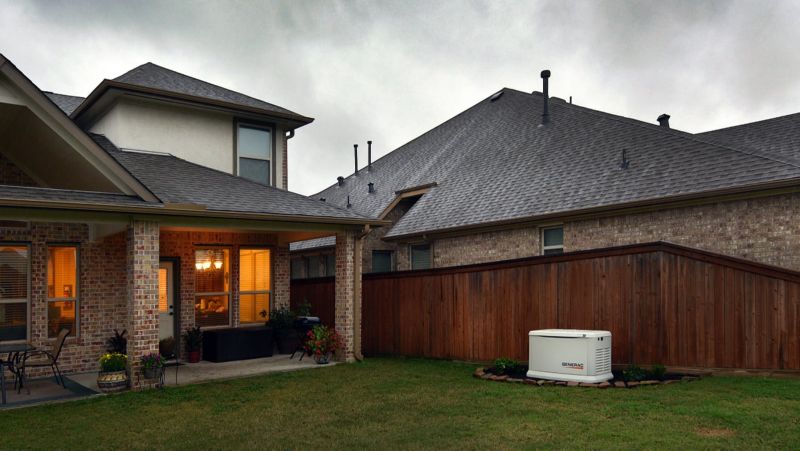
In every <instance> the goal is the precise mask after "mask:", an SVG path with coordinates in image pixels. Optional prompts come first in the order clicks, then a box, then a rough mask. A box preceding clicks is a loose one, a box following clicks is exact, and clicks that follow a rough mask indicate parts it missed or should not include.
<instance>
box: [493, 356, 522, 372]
mask: <svg viewBox="0 0 800 451" xmlns="http://www.w3.org/2000/svg"><path fill="white" fill-rule="evenodd" d="M522 368H523V366H522V364H520V363H519V362H517V361H516V360H514V359H510V358H508V357H501V358H499V359H496V360H495V361H494V370H495V372H496V374H498V375H503V374H505V375H511V374H514V373H518V372H520V371H521V370H522Z"/></svg>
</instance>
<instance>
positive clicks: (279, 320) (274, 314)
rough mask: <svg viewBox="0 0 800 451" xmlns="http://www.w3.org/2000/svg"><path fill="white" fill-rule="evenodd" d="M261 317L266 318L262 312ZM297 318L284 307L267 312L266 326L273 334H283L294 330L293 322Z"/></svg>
mask: <svg viewBox="0 0 800 451" xmlns="http://www.w3.org/2000/svg"><path fill="white" fill-rule="evenodd" d="M261 316H262V317H264V316H266V312H265V311H262V312H261ZM295 318H297V316H296V315H295V314H294V312H292V311H291V310H289V309H288V308H286V307H281V308H278V309H274V310H272V311H271V312H269V321H267V325H268V326H270V327H272V328H273V329H275V332H283V331H287V330H291V329H294V320H295Z"/></svg>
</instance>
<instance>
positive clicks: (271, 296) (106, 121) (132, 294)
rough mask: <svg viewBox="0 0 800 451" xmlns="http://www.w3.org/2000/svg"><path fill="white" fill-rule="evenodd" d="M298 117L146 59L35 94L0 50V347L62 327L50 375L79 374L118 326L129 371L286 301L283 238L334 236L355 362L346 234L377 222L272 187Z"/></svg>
mask: <svg viewBox="0 0 800 451" xmlns="http://www.w3.org/2000/svg"><path fill="white" fill-rule="evenodd" d="M311 121H312V119H311V118H308V117H305V116H302V115H299V114H296V113H293V112H291V111H289V110H287V109H284V108H281V107H278V106H275V105H272V104H269V103H267V102H263V101H260V100H257V99H253V98H251V97H248V96H245V95H243V94H239V93H236V92H234V91H230V90H227V89H224V88H221V87H219V86H215V85H212V84H209V83H206V82H203V81H200V80H197V79H194V78H191V77H188V76H185V75H183V74H179V73H177V72H173V71H170V70H168V69H165V68H162V67H159V66H155V65H152V64H146V65H143V66H140V67H138V68H136V69H134V70H132V71H130V72H128V73H127V74H125V75H123V76H121V77H119V78H117V79H115V80H105V81H103V82H102V83H101V84H100V85H99V86H98V87H97V88H96V89H95V90H94V91H93V92H92V93H91V94H90V95H89V96H87V97H86V98H81V97H74V96H66V95H61V94H54V93H45V92H43V91H41V90H39V89H38V88H37V87H36V86H35V85H34V84H33V83H32V82H31V81H30V80H29V79H28V78H27V77H26V76H25V75H24V74H23V73H22V72H21V71H20V70H19V69H17V68H16V67H15V66H14V65H13V64H12V63H11V62H10V61H8V60H7V59H5V58H4V57H3V56H2V55H0V131H2V133H0V137H1V138H0V341H2V342H9V341H15V340H16V341H30V342H31V343H32V344H34V345H35V346H37V347H46V346H48V345H49V343H50V342H51V341H52V339H53V337H54V336H56V335H57V334H58V332H59V331H60V330H62V329H65V328H66V329H69V330H70V334H69V336H68V338H67V341H66V344H65V348H64V351H63V353H62V357H61V367H62V370H64V371H65V372H74V371H85V370H93V369H96V368H97V359H98V358H99V357H100V355H101V354H102V352H103V351H104V349H105V342H106V340H107V339H108V338H109V337H110V336H111V334H112V331H113V330H114V329H118V330H122V329H127V330H128V332H129V342H128V353H129V357H130V362H131V366H132V368H133V369H134V370H135V369H136V368H137V367H138V365H139V363H138V362H139V358H140V357H141V356H142V355H143V354H145V353H148V352H153V351H157V350H158V345H159V340H160V339H164V338H167V337H175V338H176V339H178V340H179V339H180V338H179V337H180V332H181V331H185V330H186V329H188V328H190V327H193V326H196V325H197V326H200V327H202V328H208V329H210V328H220V327H246V326H248V325H252V324H259V323H263V319H262V318H261V317H260V315H259V312H260V311H262V310H267V311H269V309H270V308H274V307H278V306H285V305H288V302H289V268H290V265H289V243H290V242H292V241H298V240H302V239H310V238H314V237H320V236H325V235H331V234H335V235H336V237H337V238H338V239H337V243H338V244H337V247H336V262H335V269H334V271H335V273H336V274H337V276H338V277H337V287H336V299H337V301H336V302H337V306H336V327H337V329H339V330H340V332H341V333H342V335H343V338H344V342H345V349H344V350H343V352H342V355H341V357H342V358H344V359H347V360H350V359H352V358H353V357H354V356H357V355H358V353H359V342H358V340H359V336H358V334H359V330H360V329H359V327H357V324H358V323H357V318H358V316H357V315H358V309H359V302H358V299H359V296H358V291H357V290H355V289H354V287H355V286H357V284H358V280H359V279H360V260H361V259H360V255H359V252H360V247H359V245H358V237H359V236H360V234H361V233H362V231H363V230H364V229H365V227H367V226H369V225H373V226H379V225H381V224H382V222H381V221H378V220H375V219H369V218H367V217H364V216H362V215H359V214H358V213H356V212H354V211H353V210H349V209H346V208H339V207H336V206H335V205H332V204H330V203H324V202H321V201H318V200H313V199H309V198H307V197H305V196H301V195H299V194H294V193H291V192H289V191H286V186H287V165H286V161H287V158H286V157H287V147H288V146H287V143H288V140H289V138H291V137H292V136H293V135H294V132H295V130H296V129H297V128H299V127H302V126H303V125H305V124H308V123H309V122H311ZM135 380H136V379H135Z"/></svg>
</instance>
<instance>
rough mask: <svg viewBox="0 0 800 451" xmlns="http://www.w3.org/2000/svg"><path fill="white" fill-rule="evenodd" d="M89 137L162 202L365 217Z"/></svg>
mask: <svg viewBox="0 0 800 451" xmlns="http://www.w3.org/2000/svg"><path fill="white" fill-rule="evenodd" d="M91 136H92V138H93V139H94V140H95V142H97V143H98V144H99V145H100V146H101V147H103V148H104V149H105V150H106V151H107V152H108V153H109V154H111V156H112V157H114V159H116V160H117V161H118V162H119V163H120V164H121V165H122V166H123V167H125V169H127V170H128V171H129V172H130V173H131V174H132V175H133V176H134V177H135V178H137V179H138V180H139V181H140V182H141V183H142V184H144V186H145V187H147V189H149V190H150V191H151V192H152V193H153V194H154V195H155V196H156V197H157V198H158V199H159V200H161V201H162V202H164V203H173V204H194V205H201V206H205V207H206V209H207V210H210V211H224V212H246V213H261V214H274V215H296V216H313V217H328V218H335V219H365V218H363V217H362V216H360V215H358V214H357V213H355V212H354V211H352V210H348V209H346V208H339V207H336V206H334V205H331V204H328V203H325V202H321V201H318V200H314V199H310V198H308V197H306V196H303V195H300V194H296V193H292V192H290V191H284V190H281V189H278V188H274V187H270V186H264V185H261V184H259V183H255V182H251V181H249V180H245V179H243V178H241V177H236V176H233V175H231V174H228V173H225V172H221V171H217V170H215V169H211V168H207V167H205V166H200V165H198V164H195V163H191V162H189V161H186V160H182V159H180V158H177V157H175V156H172V155H168V154H155V153H144V152H133V151H124V150H119V149H117V148H116V146H114V144H113V143H112V142H111V141H109V140H108V139H107V138H106V137H105V136H103V135H97V134H91Z"/></svg>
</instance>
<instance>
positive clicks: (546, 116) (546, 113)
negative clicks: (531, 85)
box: [542, 70, 550, 125]
mask: <svg viewBox="0 0 800 451" xmlns="http://www.w3.org/2000/svg"><path fill="white" fill-rule="evenodd" d="M549 78H550V71H549V70H543V71H542V95H543V96H544V106H543V108H542V125H545V124H548V123H550V94H549V93H548V89H547V80H548V79H549Z"/></svg>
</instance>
